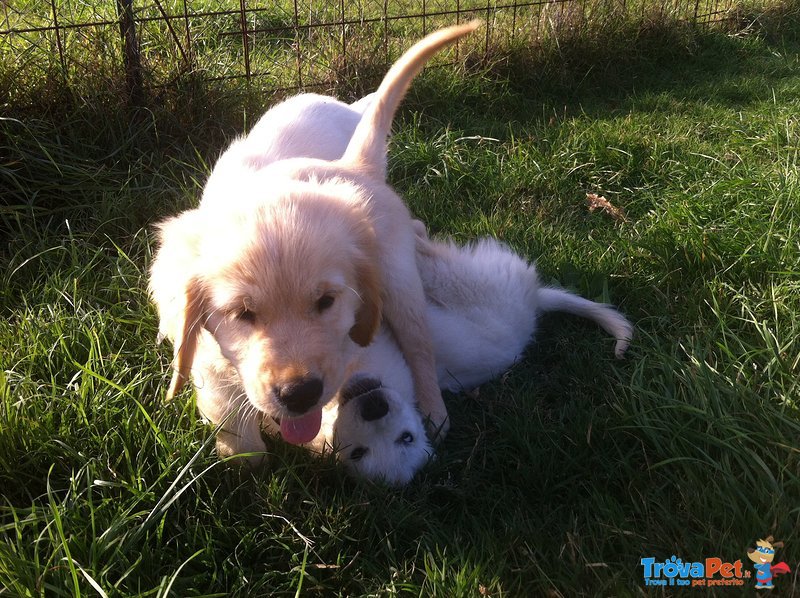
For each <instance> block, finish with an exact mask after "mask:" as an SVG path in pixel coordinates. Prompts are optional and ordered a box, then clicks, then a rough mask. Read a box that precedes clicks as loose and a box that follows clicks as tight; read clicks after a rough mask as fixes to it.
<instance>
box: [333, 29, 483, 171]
mask: <svg viewBox="0 0 800 598" xmlns="http://www.w3.org/2000/svg"><path fill="white" fill-rule="evenodd" d="M480 24H481V22H480V21H471V22H469V23H466V24H465V25H456V26H453V27H446V28H444V29H440V30H439V31H436V32H435V33H432V34H430V35H428V36H427V37H425V38H423V39H422V40H420V41H419V42H417V43H416V44H414V45H413V46H412V47H411V49H409V50H408V51H407V52H406V53H405V54H403V55H402V56H401V57H400V59H399V60H398V61H397V62H395V63H394V64H393V65H392V68H390V69H389V72H388V73H386V76H385V77H384V78H383V81H382V82H381V85H380V87H379V88H378V91H376V92H375V93H374V94H371V95H372V96H374V99H373V100H372V101H371V103H370V104H369V106H368V107H367V109H366V110H365V111H364V115H363V116H362V117H361V120H360V121H359V123H358V126H356V130H355V132H354V133H353V136H352V137H351V139H350V143H349V144H348V146H347V149H346V150H345V152H344V156H342V161H343V162H349V163H352V164H358V165H359V166H361V167H363V168H366V169H368V170H369V171H371V172H372V173H373V174H374V175H375V176H377V177H379V178H385V177H386V139H387V137H388V136H389V133H390V132H391V128H392V120H393V119H394V114H395V112H396V111H397V107H398V106H399V105H400V102H401V101H402V99H403V97H404V96H405V95H406V91H407V90H408V87H409V85H411V81H412V80H413V79H414V77H416V76H417V73H419V71H420V70H422V67H423V66H424V65H425V63H426V62H427V61H428V60H429V59H430V58H431V57H432V56H433V55H434V54H436V52H438V51H439V50H441V49H442V48H444V47H445V46H447V45H449V44H451V43H453V42H454V41H456V40H457V39H459V38H462V37H464V36H465V35H467V34H468V33H471V32H472V31H474V30H475V29H477V28H478V26H480Z"/></svg>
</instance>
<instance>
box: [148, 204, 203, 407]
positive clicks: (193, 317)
mask: <svg viewBox="0 0 800 598" xmlns="http://www.w3.org/2000/svg"><path fill="white" fill-rule="evenodd" d="M201 231H202V222H201V218H200V216H199V214H198V213H197V211H196V210H190V211H187V212H184V213H183V214H181V215H180V216H177V217H175V218H170V219H168V220H166V221H164V222H162V223H160V224H159V225H158V236H159V240H160V247H159V249H158V251H157V252H156V255H155V259H154V260H153V264H152V266H151V267H150V285H149V286H150V295H151V297H152V298H153V302H154V303H155V304H156V308H157V309H158V316H159V338H168V339H169V340H170V341H172V343H173V345H174V355H175V368H176V369H175V373H174V375H173V377H172V381H171V383H170V386H169V390H168V391H167V400H170V399H172V398H173V397H174V396H175V393H177V392H178V390H180V388H181V387H182V386H183V384H184V383H185V382H186V380H187V379H188V377H189V372H190V371H191V368H192V360H193V359H194V354H195V351H196V349H197V334H198V333H199V330H200V327H201V326H202V319H203V315H204V303H205V301H204V300H203V297H204V294H203V292H202V286H201V285H200V283H199V281H198V280H197V278H196V272H197V261H198V244H199V239H200V236H201Z"/></svg>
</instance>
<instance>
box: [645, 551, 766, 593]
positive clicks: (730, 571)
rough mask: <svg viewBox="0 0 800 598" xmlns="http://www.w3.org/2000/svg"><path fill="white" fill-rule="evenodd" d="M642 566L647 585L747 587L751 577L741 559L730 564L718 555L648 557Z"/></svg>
mask: <svg viewBox="0 0 800 598" xmlns="http://www.w3.org/2000/svg"><path fill="white" fill-rule="evenodd" d="M641 565H642V566H643V567H644V585H646V586H670V587H678V586H682V587H712V586H743V585H744V584H745V580H747V579H749V578H750V577H751V573H750V571H748V570H747V569H745V567H744V565H743V564H742V561H741V560H738V561H735V562H733V563H730V562H726V561H724V560H722V559H721V558H718V557H709V558H707V559H704V560H702V561H686V562H684V561H683V560H682V559H680V558H678V557H676V556H672V557H670V558H669V559H667V560H666V561H660V562H659V561H657V560H656V559H655V558H654V557H647V558H643V559H642V560H641Z"/></svg>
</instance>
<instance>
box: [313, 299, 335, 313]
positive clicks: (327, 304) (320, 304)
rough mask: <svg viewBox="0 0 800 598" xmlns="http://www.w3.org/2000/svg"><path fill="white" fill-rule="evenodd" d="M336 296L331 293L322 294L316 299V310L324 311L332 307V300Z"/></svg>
mask: <svg viewBox="0 0 800 598" xmlns="http://www.w3.org/2000/svg"><path fill="white" fill-rule="evenodd" d="M335 300H336V298H335V297H334V296H333V295H323V296H322V297H320V298H319V299H317V311H320V312H322V311H325V310H326V309H329V308H331V307H333V302H334V301H335Z"/></svg>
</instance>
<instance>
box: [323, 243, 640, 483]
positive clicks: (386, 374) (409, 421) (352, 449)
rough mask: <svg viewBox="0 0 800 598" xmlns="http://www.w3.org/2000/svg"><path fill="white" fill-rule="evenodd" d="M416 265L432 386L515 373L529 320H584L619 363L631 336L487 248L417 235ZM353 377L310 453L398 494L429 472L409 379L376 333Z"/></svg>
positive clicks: (629, 329) (532, 325)
mask: <svg viewBox="0 0 800 598" xmlns="http://www.w3.org/2000/svg"><path fill="white" fill-rule="evenodd" d="M421 234H422V236H420V238H419V244H418V253H417V263H418V265H419V270H420V276H421V278H422V284H423V286H424V288H425V296H426V299H427V318H428V325H429V328H430V330H431V335H432V337H431V338H432V340H433V346H434V351H435V355H436V364H437V375H438V380H439V385H440V386H441V387H442V388H443V389H447V390H451V391H461V390H471V389H473V388H476V387H477V386H479V385H481V384H483V383H485V382H487V381H489V380H491V379H493V378H495V377H497V376H499V375H500V374H502V373H503V372H505V371H506V370H507V369H508V368H509V367H511V366H512V365H513V364H514V363H516V362H517V361H518V360H519V359H520V358H521V356H522V353H523V351H524V350H525V348H526V347H527V345H528V344H529V343H530V342H531V341H532V339H533V336H534V334H535V332H536V328H537V321H538V316H539V315H540V314H542V313H546V312H551V311H561V312H566V313H570V314H574V315H578V316H582V317H585V318H589V319H591V320H593V321H594V322H596V323H597V324H598V325H600V326H601V327H602V328H603V329H604V330H606V331H607V332H608V333H610V334H611V335H612V336H613V337H614V338H615V339H616V344H615V349H614V352H615V355H616V356H617V357H622V356H623V354H624V352H625V350H626V349H627V347H628V344H629V341H630V338H631V337H632V335H633V326H632V325H631V323H630V322H629V321H628V320H627V319H626V318H625V316H623V315H622V314H620V313H619V312H618V311H617V310H615V309H614V308H612V307H610V306H607V305H601V304H598V303H594V302H592V301H589V300H587V299H583V298H582V297H578V296H577V295H574V294H572V293H569V292H567V291H564V290H561V289H554V288H547V287H542V286H541V285H540V284H539V277H538V275H537V273H536V269H535V268H534V266H533V265H532V264H528V262H526V261H525V260H524V259H522V258H521V257H520V256H519V255H517V254H515V253H514V252H512V251H511V250H510V249H508V248H507V247H506V246H504V245H503V244H501V243H500V242H498V241H496V240H494V239H483V240H481V241H478V242H477V243H474V244H471V245H467V246H463V247H462V246H458V245H455V244H454V243H439V242H431V241H429V240H427V237H425V236H424V229H421ZM358 367H359V372H358V373H356V374H355V375H353V376H352V377H351V378H350V380H348V381H347V382H346V383H345V385H344V387H343V388H342V390H341V392H340V395H339V401H338V402H333V403H331V404H330V405H329V407H328V408H326V414H325V422H326V425H325V426H324V427H323V432H324V433H323V434H322V435H320V437H318V438H317V439H316V441H315V442H314V444H313V448H315V449H316V450H321V449H322V447H323V446H325V445H327V446H328V447H329V448H333V449H334V450H335V451H336V453H337V455H338V457H339V459H340V460H341V462H342V463H343V464H344V465H345V467H347V468H348V469H349V470H350V471H351V472H352V473H354V474H355V475H356V476H359V477H365V478H369V479H379V480H383V481H385V482H387V483H389V484H392V485H403V484H406V483H407V482H409V481H410V480H411V478H412V477H413V476H414V475H415V474H416V472H417V471H418V470H419V469H420V468H421V467H422V466H423V465H425V463H427V462H428V460H429V459H430V457H431V455H432V454H433V447H432V446H431V444H430V442H429V441H428V439H427V438H426V436H425V433H424V427H423V424H422V418H421V416H420V413H419V411H418V410H417V408H416V401H415V399H414V394H413V385H412V382H411V374H410V371H409V369H408V366H407V365H406V363H405V361H404V359H403V356H402V354H401V352H400V350H399V348H398V346H397V344H396V342H395V340H394V337H393V335H392V333H391V332H390V331H389V330H388V329H386V328H384V329H383V330H382V331H381V332H380V334H378V336H377V337H376V339H375V341H374V342H373V343H372V344H371V345H370V346H369V347H367V348H365V349H364V350H363V351H362V352H361V355H360V357H359V360H358Z"/></svg>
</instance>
